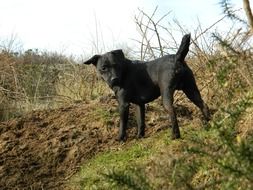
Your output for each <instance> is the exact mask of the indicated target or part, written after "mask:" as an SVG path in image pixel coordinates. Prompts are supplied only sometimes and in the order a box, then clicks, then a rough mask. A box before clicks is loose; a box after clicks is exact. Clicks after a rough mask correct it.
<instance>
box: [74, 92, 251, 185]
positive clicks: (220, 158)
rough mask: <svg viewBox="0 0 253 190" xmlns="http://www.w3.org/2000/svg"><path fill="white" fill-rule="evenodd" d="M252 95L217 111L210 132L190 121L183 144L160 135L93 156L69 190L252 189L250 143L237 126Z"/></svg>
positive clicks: (182, 131) (208, 128) (162, 132)
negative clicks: (74, 189)
mask: <svg viewBox="0 0 253 190" xmlns="http://www.w3.org/2000/svg"><path fill="white" fill-rule="evenodd" d="M252 92H253V91H250V92H249V93H247V94H246V95H245V97H244V98H242V99H240V100H237V101H236V102H235V103H231V104H229V106H227V107H226V108H221V109H220V110H218V111H217V112H216V114H215V115H214V119H213V120H212V121H211V122H210V123H209V126H206V127H205V128H203V126H199V125H197V126H196V125H195V123H194V121H193V122H192V123H190V124H188V125H186V126H184V127H182V128H181V133H182V139H179V140H173V141H171V140H170V139H169V137H168V131H167V130H162V131H160V132H158V133H156V134H155V135H154V136H151V137H149V138H144V139H141V140H133V141H131V142H130V143H128V144H122V145H119V146H118V148H117V149H116V150H110V151H107V152H105V153H102V154H99V155H97V156H95V157H94V158H92V159H91V160H89V161H88V162H86V163H85V164H84V165H83V166H82V168H81V171H80V172H79V173H78V174H77V175H76V176H75V178H73V179H72V181H71V184H72V186H74V187H76V188H78V189H133V190H137V189H147V190H154V189H240V188H243V189H251V188H252V187H253V176H252V173H253V171H251V170H252V169H251V168H253V160H252V158H253V150H252V147H251V144H252V142H253V138H252V136H248V137H247V138H243V137H241V134H240V132H239V128H238V126H239V125H238V124H239V123H240V121H242V120H245V119H247V117H248V116H249V115H250V114H251V113H249V112H248V110H251V109H252V107H253V96H252V95H253V93H252ZM251 131H253V130H251ZM242 183H243V184H242Z"/></svg>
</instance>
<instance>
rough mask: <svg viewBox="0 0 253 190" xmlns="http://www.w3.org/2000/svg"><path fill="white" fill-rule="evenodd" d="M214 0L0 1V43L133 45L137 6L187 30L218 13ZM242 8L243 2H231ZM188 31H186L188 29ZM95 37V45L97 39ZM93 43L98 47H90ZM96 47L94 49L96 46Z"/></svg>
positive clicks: (84, 47)
mask: <svg viewBox="0 0 253 190" xmlns="http://www.w3.org/2000/svg"><path fill="white" fill-rule="evenodd" d="M218 2H219V0H125V1H123V0H0V5H1V6H0V43H1V42H2V43H3V42H5V41H8V40H9V39H11V38H15V40H16V41H17V42H19V43H20V44H22V48H23V49H40V50H47V51H57V52H60V53H66V54H72V55H81V54H92V53H94V51H95V50H94V46H99V48H100V49H101V51H103V50H109V49H112V48H116V47H117V48H120V46H124V44H126V45H127V46H128V47H131V46H133V45H134V43H135V41H134V40H133V39H138V38H140V36H139V33H138V31H137V26H136V24H135V19H134V18H135V16H136V15H138V13H139V9H141V10H143V11H144V12H146V13H148V14H150V15H151V14H152V12H153V11H154V9H155V7H156V6H158V9H157V13H156V15H157V16H158V17H161V16H163V15H164V14H166V13H168V12H170V14H169V16H167V17H166V19H173V18H176V19H177V20H178V21H179V22H180V23H181V24H182V25H183V26H186V27H187V28H188V29H189V30H191V28H192V29H194V26H196V25H197V24H198V20H199V22H201V24H202V25H203V27H208V26H210V25H211V24H213V23H214V22H215V21H217V20H218V19H219V18H221V17H222V11H221V8H220V6H219V5H218ZM231 2H232V3H233V4H235V6H237V7H242V0H232V1H231ZM190 32H191V31H190ZM97 41H98V43H97ZM94 44H97V45H94ZM99 48H98V49H99Z"/></svg>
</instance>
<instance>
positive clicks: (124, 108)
mask: <svg viewBox="0 0 253 190" xmlns="http://www.w3.org/2000/svg"><path fill="white" fill-rule="evenodd" d="M119 112H120V126H119V137H118V140H119V141H124V140H125V139H126V128H127V121H128V115H129V103H126V102H123V101H122V102H121V101H119Z"/></svg>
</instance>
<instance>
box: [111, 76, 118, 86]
mask: <svg viewBox="0 0 253 190" xmlns="http://www.w3.org/2000/svg"><path fill="white" fill-rule="evenodd" d="M117 85H119V78H118V77H112V79H111V86H117Z"/></svg>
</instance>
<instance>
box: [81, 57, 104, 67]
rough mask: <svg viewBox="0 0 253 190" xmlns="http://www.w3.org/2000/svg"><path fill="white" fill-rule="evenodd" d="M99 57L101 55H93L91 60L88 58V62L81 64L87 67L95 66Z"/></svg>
mask: <svg viewBox="0 0 253 190" xmlns="http://www.w3.org/2000/svg"><path fill="white" fill-rule="evenodd" d="M100 57H101V55H94V56H93V57H92V58H90V59H89V60H87V61H85V62H83V64H86V65H89V64H93V65H95V66H96V65H97V62H98V59H99V58H100Z"/></svg>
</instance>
